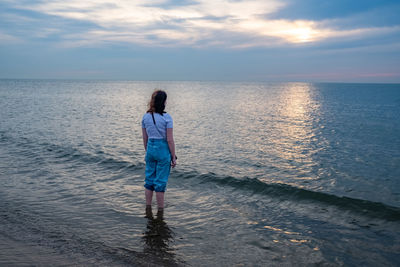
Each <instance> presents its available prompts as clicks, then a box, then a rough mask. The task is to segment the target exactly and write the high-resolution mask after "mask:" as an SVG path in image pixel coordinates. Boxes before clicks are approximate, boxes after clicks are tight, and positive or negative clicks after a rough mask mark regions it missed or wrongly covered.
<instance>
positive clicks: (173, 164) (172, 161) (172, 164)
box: [171, 159, 176, 168]
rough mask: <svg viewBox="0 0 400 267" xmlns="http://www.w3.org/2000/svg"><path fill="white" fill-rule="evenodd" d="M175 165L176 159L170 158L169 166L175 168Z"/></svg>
mask: <svg viewBox="0 0 400 267" xmlns="http://www.w3.org/2000/svg"><path fill="white" fill-rule="evenodd" d="M175 166H176V159H171V167H172V168H175Z"/></svg>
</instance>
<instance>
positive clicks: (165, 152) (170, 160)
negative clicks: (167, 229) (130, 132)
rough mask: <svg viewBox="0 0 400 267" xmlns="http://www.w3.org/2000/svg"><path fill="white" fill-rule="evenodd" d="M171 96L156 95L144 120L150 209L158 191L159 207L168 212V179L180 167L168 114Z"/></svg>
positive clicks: (143, 129) (160, 93) (170, 119)
mask: <svg viewBox="0 0 400 267" xmlns="http://www.w3.org/2000/svg"><path fill="white" fill-rule="evenodd" d="M166 101H167V94H166V93H165V92H164V91H161V90H157V91H155V92H154V93H153V94H152V96H151V100H150V103H149V109H148V110H147V113H146V114H144V116H143V119H142V134H143V144H144V149H145V150H146V158H145V160H146V171H145V173H146V179H145V184H144V187H145V196H146V208H150V207H151V203H152V198H153V191H156V198H157V206H158V209H159V210H162V209H164V193H165V189H166V186H167V181H168V176H169V173H170V169H171V166H172V168H174V167H175V165H176V156H175V143H174V136H173V130H172V129H173V122H172V117H171V116H170V115H169V114H168V113H166V112H165V111H164V109H165V104H166Z"/></svg>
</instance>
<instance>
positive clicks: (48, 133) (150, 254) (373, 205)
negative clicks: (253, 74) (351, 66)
mask: <svg viewBox="0 0 400 267" xmlns="http://www.w3.org/2000/svg"><path fill="white" fill-rule="evenodd" d="M155 89H162V90H165V91H166V92H167V94H168V99H167V106H166V111H167V112H168V113H169V114H170V115H171V116H172V118H173V120H174V138H175V143H176V151H177V156H178V161H177V163H178V164H177V166H176V168H174V169H172V170H171V175H170V177H169V181H168V187H167V191H166V193H165V197H166V207H165V210H164V212H163V213H161V212H158V211H157V205H156V202H155V199H154V200H153V201H154V202H153V208H152V210H147V211H146V205H145V199H144V187H143V184H144V170H145V162H144V157H145V150H144V147H143V140H142V132H141V119H142V116H143V114H144V113H145V112H146V110H147V104H148V101H149V99H150V96H151V93H152V92H153V91H154V90H155ZM0 265H1V266H400V84H355V83H267V82H264V83H256V82H195V81H187V82H185V81H107V80H20V79H3V80H0Z"/></svg>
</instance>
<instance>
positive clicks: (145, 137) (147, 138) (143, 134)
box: [142, 128, 149, 151]
mask: <svg viewBox="0 0 400 267" xmlns="http://www.w3.org/2000/svg"><path fill="white" fill-rule="evenodd" d="M142 136H143V145H144V150H145V151H147V141H148V140H149V137H148V135H147V132H146V128H142Z"/></svg>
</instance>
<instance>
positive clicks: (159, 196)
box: [156, 192, 164, 209]
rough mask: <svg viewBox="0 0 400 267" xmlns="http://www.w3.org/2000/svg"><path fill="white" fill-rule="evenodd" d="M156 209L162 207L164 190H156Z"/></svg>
mask: <svg viewBox="0 0 400 267" xmlns="http://www.w3.org/2000/svg"><path fill="white" fill-rule="evenodd" d="M156 198H157V206H158V209H163V208H164V192H156Z"/></svg>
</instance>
